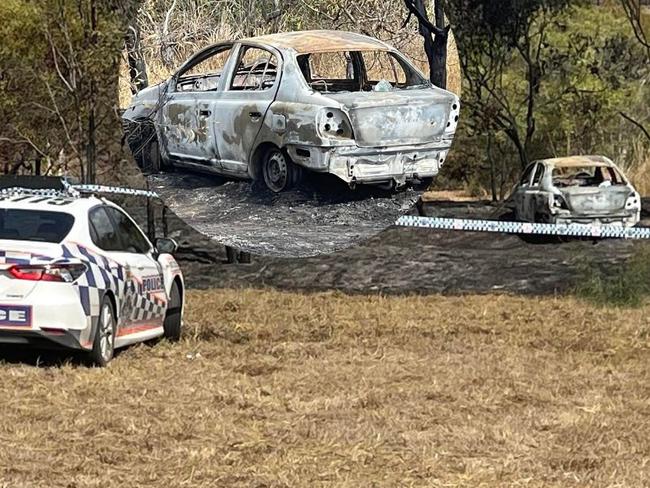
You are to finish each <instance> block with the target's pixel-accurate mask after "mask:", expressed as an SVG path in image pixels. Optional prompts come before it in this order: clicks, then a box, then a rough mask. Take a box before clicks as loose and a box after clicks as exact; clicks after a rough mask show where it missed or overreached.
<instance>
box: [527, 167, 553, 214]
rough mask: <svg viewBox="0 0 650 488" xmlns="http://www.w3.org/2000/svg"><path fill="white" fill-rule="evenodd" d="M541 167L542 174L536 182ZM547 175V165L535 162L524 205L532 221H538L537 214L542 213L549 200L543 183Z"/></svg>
mask: <svg viewBox="0 0 650 488" xmlns="http://www.w3.org/2000/svg"><path fill="white" fill-rule="evenodd" d="M540 168H541V170H542V174H541V176H540V177H539V181H537V183H535V181H536V176H537V171H538V170H539V169H540ZM545 175H546V166H545V165H544V164H543V163H541V162H537V163H535V167H534V168H533V172H532V173H531V176H530V185H529V186H528V191H527V192H526V195H525V199H524V205H525V208H526V210H527V213H528V215H527V220H529V221H530V222H536V221H537V216H538V215H540V214H541V209H542V207H543V206H544V204H545V202H546V201H547V200H548V199H547V198H545V196H544V191H543V190H542V183H543V181H544V176H545Z"/></svg>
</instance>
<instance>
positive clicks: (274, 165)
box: [264, 151, 289, 192]
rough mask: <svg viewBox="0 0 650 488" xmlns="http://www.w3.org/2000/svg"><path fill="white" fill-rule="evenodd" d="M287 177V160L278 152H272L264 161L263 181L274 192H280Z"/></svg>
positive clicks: (285, 183)
mask: <svg viewBox="0 0 650 488" xmlns="http://www.w3.org/2000/svg"><path fill="white" fill-rule="evenodd" d="M288 177H289V165H288V164H287V159H286V158H285V157H284V155H283V154H282V153H281V152H279V151H274V152H273V153H272V154H270V155H269V157H268V158H267V160H266V164H265V165H264V180H265V181H266V184H267V185H268V187H269V188H270V189H271V190H273V191H275V192H278V191H282V190H283V189H284V188H285V187H286V185H287V180H288Z"/></svg>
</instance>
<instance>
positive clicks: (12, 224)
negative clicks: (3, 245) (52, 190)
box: [0, 209, 74, 244]
mask: <svg viewBox="0 0 650 488" xmlns="http://www.w3.org/2000/svg"><path fill="white" fill-rule="evenodd" d="M73 224H74V217H73V216H72V215H70V214H67V213H63V212H50V211H41V210H24V209H1V210H0V239H4V240H10V241H32V242H49V243H53V244H60V243H61V242H62V241H63V239H65V236H67V235H68V233H69V232H70V230H71V229H72V225H73Z"/></svg>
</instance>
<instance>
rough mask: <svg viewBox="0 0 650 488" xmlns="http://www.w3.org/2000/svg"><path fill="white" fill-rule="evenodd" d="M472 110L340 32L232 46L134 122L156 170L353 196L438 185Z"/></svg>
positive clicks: (384, 51)
mask: <svg viewBox="0 0 650 488" xmlns="http://www.w3.org/2000/svg"><path fill="white" fill-rule="evenodd" d="M459 112H460V102H459V99H458V97H457V96H456V95H454V94H453V93H450V92H448V91H445V90H442V89H440V88H437V87H435V86H433V85H432V84H431V83H430V82H429V81H428V80H427V79H426V78H425V77H424V76H423V75H422V74H421V73H420V72H419V71H418V70H417V69H416V68H415V67H414V66H413V65H412V64H411V63H410V62H409V61H408V60H407V59H406V57H405V56H404V55H403V54H401V53H400V52H399V51H397V50H396V49H394V48H392V47H390V46H389V45H387V44H385V43H384V42H381V41H379V40H376V39H373V38H370V37H367V36H363V35H360V34H354V33H349V32H338V31H303V32H291V33H285V34H274V35H269V36H263V37H257V38H252V39H245V40H241V41H230V42H224V43H220V44H217V45H214V46H210V47H208V48H206V49H204V50H202V51H200V52H198V53H197V54H196V55H194V56H193V57H192V58H190V59H189V60H188V61H187V62H186V63H185V64H184V65H183V66H182V67H181V68H180V69H179V70H178V71H177V72H176V74H174V75H173V76H172V77H171V78H170V79H168V80H167V81H165V82H163V83H161V84H159V85H157V86H154V87H150V88H148V89H145V90H143V91H141V92H140V93H138V94H137V95H136V96H135V97H134V98H133V101H132V103H131V105H130V106H129V107H128V108H127V109H126V111H125V113H124V119H125V127H126V130H127V137H128V140H129V144H130V146H131V149H132V151H133V152H134V155H135V156H136V158H137V159H138V160H139V162H140V163H141V164H142V165H144V166H149V167H153V169H154V170H155V169H158V168H159V167H165V166H175V167H183V168H187V169H193V170H199V171H204V172H210V173H216V174H219V175H225V176H231V177H236V178H251V179H254V180H259V181H263V182H264V183H265V184H266V186H267V187H268V188H269V189H271V190H272V191H274V192H281V191H284V190H286V189H289V188H290V187H292V186H293V185H294V184H296V183H297V182H298V181H299V180H300V179H301V177H302V175H303V173H304V172H305V171H312V172H317V173H330V174H333V175H336V176H337V177H338V178H340V179H341V180H343V181H345V182H346V183H347V184H349V185H350V186H351V187H354V186H356V185H357V184H374V185H382V186H386V187H390V188H395V187H399V186H403V185H405V184H406V183H408V182H411V181H415V182H417V181H423V180H428V179H430V178H432V177H434V176H435V175H436V174H437V173H438V171H439V168H440V166H441V165H442V164H443V162H444V161H445V158H446V157H447V153H448V151H449V149H450V146H451V143H452V140H453V136H454V133H455V131H456V126H457V122H458V117H459Z"/></svg>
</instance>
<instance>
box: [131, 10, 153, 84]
mask: <svg viewBox="0 0 650 488" xmlns="http://www.w3.org/2000/svg"><path fill="white" fill-rule="evenodd" d="M125 45H126V54H127V61H128V64H129V77H130V80H131V92H132V93H133V94H134V95H135V94H136V93H138V92H139V91H140V90H144V89H145V88H147V87H148V86H149V76H148V75H147V64H146V62H145V60H144V56H143V55H142V42H141V38H140V27H139V25H138V23H137V20H136V19H134V22H133V23H132V24H131V25H129V30H128V31H127V33H126V38H125Z"/></svg>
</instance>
